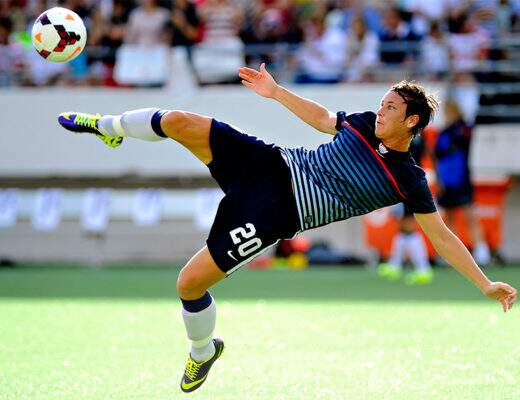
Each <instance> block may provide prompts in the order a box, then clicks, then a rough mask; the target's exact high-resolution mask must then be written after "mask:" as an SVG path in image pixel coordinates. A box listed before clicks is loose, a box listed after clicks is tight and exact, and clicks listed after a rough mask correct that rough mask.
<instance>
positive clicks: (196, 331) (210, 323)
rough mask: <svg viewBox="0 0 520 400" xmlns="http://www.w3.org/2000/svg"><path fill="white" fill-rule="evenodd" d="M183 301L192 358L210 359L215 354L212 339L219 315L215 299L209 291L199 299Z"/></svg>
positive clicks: (183, 315) (199, 359)
mask: <svg viewBox="0 0 520 400" xmlns="http://www.w3.org/2000/svg"><path fill="white" fill-rule="evenodd" d="M181 301H182V306H183V310H182V317H183V319H184V326H185V327H186V333H187V334H188V338H189V339H190V340H191V343H192V346H191V351H190V354H191V358H193V359H194V360H195V361H197V362H202V361H206V360H209V359H210V358H211V357H213V354H215V346H214V344H213V340H212V339H213V331H214V330H215V322H216V317H217V307H216V306H215V301H214V300H213V298H212V297H211V295H210V294H209V292H206V293H205V294H204V296H202V297H201V298H200V299H197V300H183V299H181Z"/></svg>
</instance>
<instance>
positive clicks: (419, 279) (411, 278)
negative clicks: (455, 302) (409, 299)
mask: <svg viewBox="0 0 520 400" xmlns="http://www.w3.org/2000/svg"><path fill="white" fill-rule="evenodd" d="M406 247H407V250H408V254H409V256H410V260H411V261H412V264H413V265H414V268H415V270H414V271H413V272H411V273H410V274H408V275H407V276H406V277H405V283H406V284H408V285H425V284H428V283H430V282H431V281H432V280H433V270H432V268H431V266H430V261H429V260H428V249H427V248H426V243H425V242H424V239H423V237H422V235H421V234H420V233H419V232H418V231H417V230H415V231H414V232H413V233H410V234H409V235H408V237H407V238H406Z"/></svg>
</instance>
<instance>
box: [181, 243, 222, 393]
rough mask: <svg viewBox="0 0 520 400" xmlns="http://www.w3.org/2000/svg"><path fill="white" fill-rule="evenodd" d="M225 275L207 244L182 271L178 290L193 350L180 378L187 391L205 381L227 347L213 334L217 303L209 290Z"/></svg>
mask: <svg viewBox="0 0 520 400" xmlns="http://www.w3.org/2000/svg"><path fill="white" fill-rule="evenodd" d="M225 276H226V274H225V273H224V272H222V271H221V270H220V269H219V268H218V267H217V265H216V264H215V261H214V260H213V258H212V257H211V254H210V253H209V251H208V248H207V247H204V248H203V249H202V250H200V251H199V252H198V253H197V254H195V255H194V256H193V257H192V258H191V260H190V261H188V263H187V264H186V266H185V267H184V268H183V269H182V271H181V273H180V274H179V278H178V280H177V290H178V292H179V297H180V298H181V301H182V306H183V310H182V317H183V319H184V325H185V327H186V333H187V335H188V338H189V339H190V340H191V351H190V355H189V357H188V361H187V363H186V369H185V371H184V375H183V377H182V380H181V390H182V391H184V392H192V391H194V390H196V389H197V388H199V387H200V386H201V385H202V384H203V383H204V381H205V380H206V378H207V376H208V372H209V370H210V368H211V366H212V365H213V363H214V362H215V361H216V360H217V358H219V357H220V355H221V354H222V351H223V350H224V342H223V341H222V340H221V339H219V338H214V337H213V331H214V330H215V322H216V305H215V301H214V300H213V297H211V295H210V294H209V292H208V291H207V290H208V288H209V287H210V286H212V285H213V284H215V283H216V282H218V281H220V280H221V279H223V278H224V277H225Z"/></svg>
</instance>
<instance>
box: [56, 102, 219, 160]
mask: <svg viewBox="0 0 520 400" xmlns="http://www.w3.org/2000/svg"><path fill="white" fill-rule="evenodd" d="M58 122H59V123H60V124H61V125H62V126H63V127H64V128H66V129H68V130H70V131H73V132H87V133H91V134H94V135H96V136H97V137H98V138H100V139H101V140H103V142H104V143H105V144H107V145H108V146H110V147H117V146H119V145H120V144H121V141H122V138H125V137H131V138H135V139H141V140H146V141H159V140H164V139H166V138H171V139H174V140H176V141H178V142H179V143H180V144H182V145H183V146H184V147H186V148H187V149H188V150H190V151H191V152H192V153H193V154H194V155H195V156H196V157H197V158H198V159H199V160H201V161H202V162H203V163H205V164H209V163H210V162H211V160H212V155H211V148H210V145H209V132H210V129H211V118H210V117H206V116H202V115H198V114H194V113H189V112H185V111H177V110H175V111H166V110H160V109H158V108H143V109H139V110H133V111H127V112H125V113H123V114H121V115H103V116H101V115H99V114H96V115H94V114H84V113H77V112H67V113H62V114H60V116H59V117H58Z"/></svg>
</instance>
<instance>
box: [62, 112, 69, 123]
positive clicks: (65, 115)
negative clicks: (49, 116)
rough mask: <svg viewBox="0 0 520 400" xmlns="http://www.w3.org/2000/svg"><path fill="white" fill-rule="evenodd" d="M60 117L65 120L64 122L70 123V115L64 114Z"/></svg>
mask: <svg viewBox="0 0 520 400" xmlns="http://www.w3.org/2000/svg"><path fill="white" fill-rule="evenodd" d="M61 116H62V117H63V118H65V119H66V120H69V121H70V118H69V117H70V113H64V114H61Z"/></svg>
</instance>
